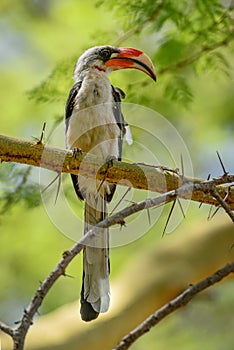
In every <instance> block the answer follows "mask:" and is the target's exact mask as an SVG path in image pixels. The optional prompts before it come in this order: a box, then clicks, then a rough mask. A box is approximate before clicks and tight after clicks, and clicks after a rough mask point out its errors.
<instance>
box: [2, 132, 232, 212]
mask: <svg viewBox="0 0 234 350" xmlns="http://www.w3.org/2000/svg"><path fill="white" fill-rule="evenodd" d="M0 161H1V162H16V163H22V164H28V165H33V166H37V167H42V168H46V169H48V170H53V171H56V172H59V173H60V172H64V173H72V174H78V173H79V174H80V175H82V176H85V177H91V178H96V179H97V180H103V179H105V180H106V181H108V182H110V183H115V184H121V185H122V186H127V187H129V186H131V187H134V188H138V189H144V190H150V191H152V192H158V193H166V192H168V191H172V190H176V189H178V188H180V187H181V186H183V185H185V184H187V185H188V184H189V185H188V187H187V191H185V190H184V189H183V191H178V192H177V196H178V197H180V198H183V199H189V200H190V199H191V200H193V201H197V202H200V203H206V204H211V205H215V206H218V205H219V203H218V202H217V198H215V197H214V196H213V195H212V194H211V189H213V190H214V189H215V191H216V193H218V194H219V196H220V197H221V198H225V203H226V204H227V205H228V206H229V207H230V209H231V210H234V188H231V187H229V186H228V185H224V184H228V183H231V182H234V175H228V174H224V176H221V177H219V178H217V179H212V180H209V181H205V180H203V179H199V178H191V177H186V176H183V175H180V174H179V172H178V171H176V170H173V169H168V168H166V167H163V166H150V165H147V164H141V163H140V164H130V163H126V162H119V161H113V164H112V166H111V167H109V166H106V164H103V160H101V159H97V158H96V157H95V156H92V155H91V154H79V155H77V156H76V157H74V155H73V152H72V151H70V150H63V149H59V148H55V147H51V146H48V145H44V144H42V143H41V142H33V141H25V140H21V139H16V138H12V137H7V136H3V135H0Z"/></svg>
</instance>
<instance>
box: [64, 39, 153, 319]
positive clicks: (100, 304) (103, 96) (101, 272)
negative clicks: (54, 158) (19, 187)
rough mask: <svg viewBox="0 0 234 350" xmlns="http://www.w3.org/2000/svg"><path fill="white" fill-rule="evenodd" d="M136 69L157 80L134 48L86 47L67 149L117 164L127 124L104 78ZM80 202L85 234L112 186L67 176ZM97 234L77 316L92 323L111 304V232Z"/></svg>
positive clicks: (119, 95)
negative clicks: (125, 70) (82, 204)
mask: <svg viewBox="0 0 234 350" xmlns="http://www.w3.org/2000/svg"><path fill="white" fill-rule="evenodd" d="M126 68H131V69H137V70H140V71H142V72H144V73H145V74H147V75H148V76H149V77H150V78H152V79H153V80H154V81H156V73H155V69H154V66H153V63H152V61H151V59H150V58H149V57H148V56H147V55H146V54H145V53H144V52H143V51H141V50H138V49H135V48H118V47H114V46H111V45H102V46H95V47H91V48H89V49H87V50H86V51H85V52H84V53H83V54H82V55H81V56H80V57H79V59H78V61H77V63H76V65H75V70H74V82H75V83H74V86H73V87H72V88H71V90H70V93H69V96H68V99H67V102H66V108H65V140H66V147H67V148H68V149H71V150H77V149H78V150H79V151H81V152H84V153H88V154H92V155H94V156H95V157H97V158H99V159H103V162H104V163H105V162H107V161H108V160H111V159H112V160H113V159H116V160H121V154H122V143H123V138H124V137H128V138H129V137H130V136H127V135H130V132H129V126H128V124H127V122H125V120H124V117H123V114H122V112H121V106H120V102H121V100H122V99H123V98H124V97H125V94H124V92H123V91H122V90H121V89H120V88H117V87H114V86H113V85H112V84H111V82H110V80H109V78H108V76H109V74H110V73H111V72H113V71H116V70H119V69H126ZM71 179H72V183H73V186H74V189H75V192H76V194H77V197H78V198H79V199H80V200H82V201H83V200H84V202H85V208H84V234H86V233H87V232H88V231H89V230H90V229H92V228H93V227H95V226H96V225H97V224H98V223H99V222H101V221H102V220H104V219H105V218H107V216H108V210H107V205H108V203H109V202H110V201H111V199H112V197H113V195H114V192H115V189H116V185H114V184H110V183H108V182H106V181H102V182H100V181H96V180H94V179H91V178H85V177H82V176H79V175H74V174H71ZM100 231H101V232H99V234H98V235H96V236H95V238H94V239H92V240H90V241H89V242H88V243H87V244H86V245H85V247H84V249H83V278H82V289H81V294H80V304H81V305H80V314H81V319H82V320H83V321H86V322H88V321H92V320H94V319H96V318H97V317H98V315H99V314H100V313H103V312H106V311H108V308H109V303H110V282H109V274H110V262H109V232H108V229H107V228H100Z"/></svg>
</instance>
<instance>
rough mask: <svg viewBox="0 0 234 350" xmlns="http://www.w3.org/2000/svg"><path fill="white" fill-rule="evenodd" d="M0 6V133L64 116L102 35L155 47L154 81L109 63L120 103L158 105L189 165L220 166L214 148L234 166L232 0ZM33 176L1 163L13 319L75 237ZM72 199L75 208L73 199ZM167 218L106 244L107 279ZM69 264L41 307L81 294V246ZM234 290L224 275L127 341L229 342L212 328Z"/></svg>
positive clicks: (6, 305)
mask: <svg viewBox="0 0 234 350" xmlns="http://www.w3.org/2000/svg"><path fill="white" fill-rule="evenodd" d="M0 15H1V17H0V74H1V79H0V91H1V133H3V134H6V135H12V136H16V137H23V138H32V137H40V131H41V128H42V125H43V122H44V121H46V123H47V127H46V134H47V135H49V134H50V132H52V130H53V128H54V127H55V125H57V124H56V123H57V122H58V121H61V119H62V118H63V113H64V112H63V111H64V105H65V102H66V98H67V95H68V91H69V89H70V88H71V86H72V83H73V82H72V74H73V67H74V64H75V62H76V59H77V57H78V56H79V55H80V54H81V53H82V52H83V50H84V49H86V48H88V47H90V46H93V45H99V44H105V43H108V44H112V45H118V46H133V47H137V48H139V49H142V50H144V51H145V52H147V53H148V54H149V56H150V57H152V59H153V61H154V63H155V67H156V71H157V77H158V82H157V85H156V86H154V87H152V83H150V82H149V81H148V80H146V79H145V78H144V76H143V75H141V74H140V73H139V72H133V71H125V72H118V73H115V74H113V75H112V76H111V81H112V83H113V84H114V85H116V86H120V87H121V88H122V89H123V90H124V91H125V92H126V94H127V97H126V102H133V103H138V104H142V105H145V106H147V107H150V108H152V109H155V110H156V111H158V112H159V113H161V114H162V115H163V116H165V117H166V118H168V119H169V120H170V121H171V122H172V123H173V124H174V126H175V127H176V128H177V130H178V131H179V132H180V134H181V136H182V137H183V139H184V141H185V143H186V144H187V146H188V148H189V151H190V153H191V156H192V160H193V165H194V171H195V175H196V176H204V177H206V176H207V174H208V173H211V174H212V176H214V175H218V174H220V173H221V169H220V166H219V163H218V161H217V159H216V155H215V151H216V150H218V151H219V152H220V153H221V155H222V156H223V160H224V162H225V164H226V166H227V170H228V171H230V172H233V171H234V162H233V154H232V153H233V152H232V151H231V150H232V148H233V131H234V130H233V129H234V122H233V114H234V99H233V95H234V81H233V65H234V63H233V62H234V60H233V49H234V46H233V38H234V17H233V16H234V13H233V3H232V1H222V2H220V1H216V0H182V1H180V2H176V1H173V0H171V1H170V0H166V1H155V0H146V1H139V0H138V1H135V0H134V1H125V0H124V1H120V0H119V1H118V0H115V1H113V0H110V1H99V2H96V1H92V0H86V1H76V0H66V1H62V0H56V1H55V0H47V1H37V0H21V1H18V0H3V1H1V4H0ZM163 165H165V164H163ZM178 166H179V165H178ZM37 176H38V171H37V170H35V169H28V168H26V167H19V166H12V165H4V164H3V165H1V168H0V181H1V184H0V197H1V206H0V214H1V217H0V220H1V221H0V230H1V233H0V264H1V269H0V281H1V282H0V285H1V289H0V319H2V320H5V321H8V322H14V321H17V319H18V318H19V317H20V315H21V313H22V310H23V307H24V306H25V305H27V303H28V301H29V298H30V297H31V295H32V294H33V293H34V291H35V289H36V287H37V285H38V283H39V281H40V280H42V279H44V278H45V276H46V275H47V274H48V273H49V272H50V270H51V269H52V268H53V266H54V265H55V264H56V262H57V261H58V259H59V257H60V256H61V253H62V252H63V251H64V250H65V249H67V248H69V247H70V246H71V244H72V242H71V241H70V240H69V239H68V238H66V237H64V236H63V235H61V234H60V232H58V230H57V229H56V228H55V227H54V226H53V224H52V223H51V222H50V220H49V218H48V217H47V214H46V212H45V210H44V209H43V206H40V205H39V204H40V195H39V187H38V185H37V183H38V181H37ZM77 210H80V212H82V205H81V204H80V205H79V209H77ZM200 213H201V212H199V213H197V211H191V214H190V215H191V216H190V218H189V220H190V221H191V220H192V221H194V223H195V224H196V223H197V220H200V217H201V214H200ZM203 213H204V216H205V215H206V211H205V209H204V211H203ZM188 215H189V214H188ZM204 220H205V218H204ZM164 222H165V217H163V218H162V219H160V222H159V223H158V226H157V231H158V232H159V234H158V236H156V235H155V232H154V231H152V232H149V233H148V234H147V235H146V236H145V237H143V238H142V239H140V240H139V241H137V242H135V243H133V244H131V245H128V246H126V247H122V248H116V249H114V250H113V252H112V259H111V260H112V278H113V279H114V278H115V276H117V275H118V274H119V273H121V270H122V269H123V268H124V265H125V264H127V262H128V260H130V259H133V258H134V257H135V258H136V257H137V254H138V252H140V251H141V250H142V249H145V250H146V251H147V247H149V246H150V245H152V241H154V242H156V241H157V240H159V239H160V238H161V235H160V232H161V231H162V229H163V225H164ZM175 234H176V233H175ZM68 273H69V274H71V275H73V276H75V278H74V279H72V280H69V281H68V282H67V280H65V279H61V280H60V281H58V283H57V284H56V285H55V286H54V288H53V290H52V291H51V292H50V294H49V295H48V297H47V298H46V301H45V303H44V305H43V307H42V309H41V310H40V312H41V313H42V314H43V313H47V312H49V311H51V310H53V309H55V308H56V307H58V306H59V305H63V304H65V303H67V302H69V301H73V300H77V298H78V295H79V285H78V284H79V280H80V276H81V257H78V258H77V259H76V260H75V261H74V262H73V263H72V264H71V266H70V268H69V271H68ZM231 289H233V285H232V284H231V283H229V284H227V286H226V287H222V288H220V287H218V288H217V294H218V295H221V297H220V299H219V301H218V302H217V303H216V304H212V305H210V306H209V303H208V306H207V304H205V307H203V305H204V301H201V302H200V301H196V302H195V304H194V305H193V306H192V307H191V309H189V311H183V312H182V313H179V314H177V315H176V316H174V318H172V317H171V319H170V320H169V322H168V323H166V324H165V325H162V326H161V327H159V328H158V329H157V330H156V329H155V330H154V331H152V332H151V333H150V334H149V335H147V336H145V337H144V338H142V339H141V340H140V342H139V343H137V344H136V345H135V346H133V347H132V349H135V350H136V349H141V348H142V347H144V348H147V349H154V348H155V345H154V344H155V342H157V343H158V342H160V344H159V343H158V344H159V346H160V347H158V349H159V348H160V349H168V348H172V347H173V348H174V349H177V348H178V349H190V350H193V349H200V348H204V349H220V348H222V349H231V347H232V345H233V339H232V335H230V332H226V333H225V344H223V341H224V337H221V336H220V337H219V336H217V337H216V336H215V335H217V334H222V332H223V331H224V330H223V328H222V327H221V325H222V323H225V321H224V322H222V320H226V322H228V323H229V327H230V328H231V323H232V324H233V319H232V317H231V316H232V315H231V308H230V307H227V305H230V304H231V305H232V306H234V301H233V298H232V295H233V294H231ZM224 296H225V298H224ZM196 307H197V308H196ZM224 310H225V311H224ZM200 311H201V312H202V313H203V315H204V320H207V318H209V320H207V321H206V322H208V323H209V330H207V332H208V333H207V334H208V335H211V334H212V337H211V336H206V333H205V332H204V330H203V327H204V322H202V321H201V322H200V317H201V312H200ZM186 312H189V314H188V315H187V314H186ZM221 314H222V315H221ZM220 315H221V316H220ZM219 317H220V318H221V319H220V321H218V320H217V322H215V321H214V320H216V319H218V318H219ZM184 319H189V320H190V322H189V323H187V322H186V323H185V321H184ZM210 320H211V321H210ZM202 332H203V333H202ZM231 333H232V332H231ZM200 334H202V336H200ZM213 335H214V336H213ZM159 339H160V340H159Z"/></svg>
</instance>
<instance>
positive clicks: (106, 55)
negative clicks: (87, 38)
mask: <svg viewBox="0 0 234 350" xmlns="http://www.w3.org/2000/svg"><path fill="white" fill-rule="evenodd" d="M100 56H101V58H102V59H103V60H104V61H107V60H109V58H110V56H111V51H110V50H109V49H107V48H106V49H102V50H101V51H100Z"/></svg>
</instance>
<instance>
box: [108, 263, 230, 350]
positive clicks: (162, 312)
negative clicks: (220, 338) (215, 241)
mask: <svg viewBox="0 0 234 350" xmlns="http://www.w3.org/2000/svg"><path fill="white" fill-rule="evenodd" d="M233 272H234V262H231V263H229V264H227V265H225V266H224V267H223V268H221V269H220V270H218V271H216V272H215V273H213V274H212V275H210V276H208V277H207V278H205V279H203V280H202V281H201V282H199V283H197V284H194V285H191V286H189V287H188V288H187V289H186V290H185V291H184V292H182V293H181V294H180V295H178V296H177V297H176V298H174V299H173V300H171V301H169V302H168V303H167V304H165V305H164V306H162V307H161V308H160V309H158V310H157V311H155V312H154V313H153V314H152V315H150V316H149V317H148V318H147V319H146V320H144V321H143V322H142V323H141V324H140V325H139V326H137V327H136V328H135V329H134V330H132V331H131V332H130V333H129V334H128V335H126V336H125V337H124V338H123V339H122V340H121V342H120V343H119V344H118V345H117V346H116V347H115V348H114V349H113V350H127V349H128V348H129V347H130V346H131V345H132V344H133V343H134V342H135V341H136V340H137V339H138V338H139V337H141V336H142V335H143V334H145V333H146V332H148V331H149V330H150V329H151V328H152V327H154V326H156V325H157V324H158V323H159V322H160V321H161V320H163V319H164V318H165V317H166V316H168V315H169V314H171V313H172V312H174V311H175V310H178V309H179V308H181V307H182V306H184V305H186V304H187V303H188V302H190V301H191V300H192V299H193V298H194V296H195V295H197V294H198V293H200V292H201V291H203V290H204V289H206V288H209V287H210V286H212V285H214V284H215V283H218V282H220V281H221V280H222V279H223V278H225V277H226V276H228V275H229V274H230V273H233Z"/></svg>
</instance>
